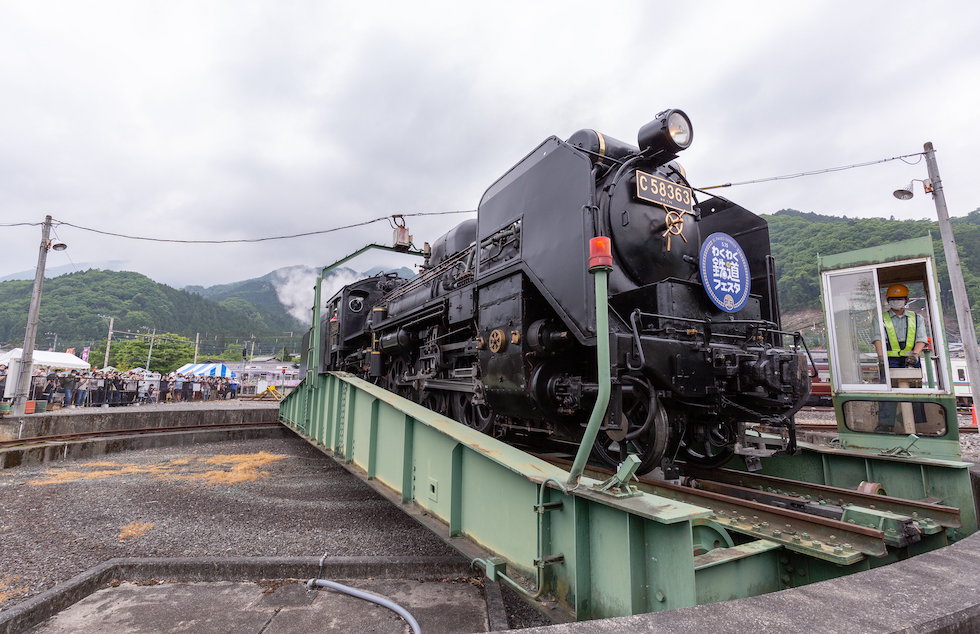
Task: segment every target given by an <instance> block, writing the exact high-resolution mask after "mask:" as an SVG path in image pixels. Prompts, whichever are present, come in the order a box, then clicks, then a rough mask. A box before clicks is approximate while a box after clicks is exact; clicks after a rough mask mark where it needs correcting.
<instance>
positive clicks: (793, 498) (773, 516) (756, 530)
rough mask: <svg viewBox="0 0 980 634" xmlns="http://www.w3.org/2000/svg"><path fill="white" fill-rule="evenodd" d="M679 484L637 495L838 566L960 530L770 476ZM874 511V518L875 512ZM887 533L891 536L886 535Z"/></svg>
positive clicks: (872, 499)
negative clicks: (869, 521)
mask: <svg viewBox="0 0 980 634" xmlns="http://www.w3.org/2000/svg"><path fill="white" fill-rule="evenodd" d="M537 457H539V458H541V459H543V460H545V461H547V462H550V463H552V464H554V465H556V466H559V467H561V468H564V469H567V468H568V467H569V466H570V465H571V462H570V461H569V460H565V459H562V458H557V457H555V456H554V455H537ZM681 471H682V473H684V475H685V477H684V478H682V481H683V482H684V484H677V483H674V482H666V481H663V480H657V479H654V478H650V477H646V476H640V477H638V478H635V479H634V480H633V481H632V484H634V485H635V486H637V487H638V488H639V489H640V490H641V491H644V492H646V493H651V494H654V495H658V496H660V497H664V498H668V499H672V500H676V501H678V502H685V503H688V504H693V505H695V506H700V507H703V508H706V509H708V510H710V511H711V513H712V514H711V518H710V519H711V520H712V521H713V522H716V523H717V524H719V525H721V526H723V527H724V528H725V529H726V530H728V531H731V532H735V533H740V534H742V535H746V536H748V537H752V538H756V539H765V540H768V541H774V542H777V543H780V544H782V545H783V546H784V547H786V548H788V549H789V550H794V551H798V552H806V553H808V554H810V555H812V556H814V557H817V558H819V559H824V560H826V561H831V562H835V563H838V564H850V563H854V562H856V561H857V560H859V559H860V558H862V557H865V556H867V557H882V556H884V555H885V554H887V552H888V551H887V548H888V547H893V548H904V547H907V546H909V545H912V544H914V543H916V542H918V541H919V540H920V539H922V538H923V537H925V536H928V535H933V534H936V533H938V532H942V531H944V530H946V529H956V528H959V527H961V521H960V514H959V510H958V509H956V508H954V507H950V506H944V505H941V504H936V503H933V502H929V501H922V500H906V499H901V498H894V497H889V496H886V495H883V494H882V495H879V494H876V493H869V492H862V491H858V490H854V489H842V488H838V487H830V486H825V485H817V484H811V483H807V482H801V481H793V480H787V479H784V478H776V477H773V476H762V475H758V474H750V473H743V472H738V471H730V470H728V469H699V468H696V467H691V466H687V465H683V466H682V468H681ZM612 473H613V472H612V470H610V469H607V468H604V467H597V466H595V465H589V466H588V467H587V468H586V474H587V475H589V476H591V477H593V478H597V479H600V480H601V479H603V478H605V477H606V476H608V475H611V474H612ZM856 507H864V508H869V509H872V511H871V512H872V513H877V512H879V511H887V512H889V513H892V514H894V515H893V516H892V517H894V519H895V522H893V524H891V526H890V527H889V530H888V531H885V530H884V526H881V527H878V528H874V527H871V526H865V525H863V524H864V522H863V521H860V520H859V521H855V520H854V519H853V517H854V516H853V515H850V513H853V512H854V511H855V510H859V509H857V508H856ZM875 509H877V510H875ZM892 528H894V530H892Z"/></svg>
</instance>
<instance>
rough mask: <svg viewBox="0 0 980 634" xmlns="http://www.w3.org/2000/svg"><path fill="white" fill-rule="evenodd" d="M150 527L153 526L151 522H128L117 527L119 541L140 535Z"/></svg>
mask: <svg viewBox="0 0 980 634" xmlns="http://www.w3.org/2000/svg"><path fill="white" fill-rule="evenodd" d="M151 528H153V524H151V523H150V522H130V523H129V524H126V525H125V526H123V527H122V528H120V529H119V541H123V540H124V539H136V538H137V537H142V536H143V535H145V534H146V533H147V532H148V531H149V530H150V529H151Z"/></svg>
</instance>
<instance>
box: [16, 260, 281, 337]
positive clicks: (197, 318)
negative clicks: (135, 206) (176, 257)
mask: <svg viewBox="0 0 980 634" xmlns="http://www.w3.org/2000/svg"><path fill="white" fill-rule="evenodd" d="M32 285H33V282H31V281H21V280H14V281H8V282H0V346H2V347H5V348H10V347H19V346H20V345H21V344H22V342H23V340H24V329H25V327H26V320H27V311H28V304H29V302H30V298H31V286H32ZM100 315H106V316H112V317H114V318H115V329H116V330H126V331H131V332H136V331H137V330H138V329H140V328H145V329H153V328H156V330H157V332H172V333H180V334H183V335H185V336H190V337H191V338H192V339H193V337H194V335H195V333H201V335H202V337H204V336H208V340H209V342H211V345H212V346H213V347H216V348H217V349H218V350H223V349H224V347H225V344H226V342H225V337H224V335H226V334H230V335H238V336H248V335H251V334H254V335H261V334H263V333H267V332H272V331H276V330H278V326H279V325H280V324H279V322H276V323H274V324H272V325H271V326H270V324H268V323H266V321H265V320H264V318H263V317H262V315H261V314H259V312H258V311H257V310H256V308H255V307H254V306H252V305H251V304H249V303H248V302H247V301H245V300H237V301H235V302H233V303H232V305H220V304H217V303H215V302H212V301H210V300H207V299H205V298H203V297H201V296H200V295H196V294H194V293H189V292H187V291H181V290H177V289H175V288H171V287H170V286H166V285H164V284H159V283H157V282H154V281H153V280H151V279H150V278H148V277H146V276H144V275H140V274H139V273H132V272H128V271H124V272H117V271H101V270H97V269H92V270H88V271H82V272H78V273H72V274H69V275H62V276H61V277H56V278H54V279H49V280H46V281H45V283H44V295H43V300H42V304H41V317H40V323H39V325H38V329H37V332H38V337H37V346H38V347H39V348H42V349H46V348H48V347H51V346H52V345H53V338H54V333H57V335H58V348H59V349H60V350H64V349H65V348H67V347H70V346H87V345H91V344H93V343H95V344H97V343H99V342H102V341H104V340H105V337H106V333H107V331H108V320H107V319H103V318H102V317H100ZM48 333H50V334H48Z"/></svg>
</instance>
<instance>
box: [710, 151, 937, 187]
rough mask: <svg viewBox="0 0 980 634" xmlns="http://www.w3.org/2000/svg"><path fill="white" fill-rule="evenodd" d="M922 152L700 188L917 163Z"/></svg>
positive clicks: (751, 183) (733, 185)
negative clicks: (898, 163)
mask: <svg viewBox="0 0 980 634" xmlns="http://www.w3.org/2000/svg"><path fill="white" fill-rule="evenodd" d="M923 155H924V154H923V153H922V152H916V153H915V154H903V155H901V156H892V157H890V158H883V159H878V160H877V161H866V162H864V163H854V164H853V165H841V166H840V167H825V168H824V169H819V170H813V171H812V172H799V173H796V174H785V175H783V176H769V177H767V178H756V179H754V180H750V181H740V182H738V183H723V184H721V185H711V186H710V187H701V188H698V189H699V191H700V190H705V189H721V188H722V187H736V186H738V185H754V184H756V183H769V182H772V181H782V180H789V179H791V178H801V177H803V176H816V175H817V174H829V173H830V172H842V171H844V170H850V169H855V168H858V167H867V166H869V165H878V164H880V163H887V162H889V161H904V162H906V163H908V164H909V165H915V164H916V163H918V162H919V161H921V160H922V157H923ZM913 156H917V157H919V158H918V160H916V161H914V162H910V161H906V160H905V159H907V158H911V157H913Z"/></svg>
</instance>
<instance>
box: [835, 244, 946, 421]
mask: <svg viewBox="0 0 980 634" xmlns="http://www.w3.org/2000/svg"><path fill="white" fill-rule="evenodd" d="M932 279H934V277H933V275H932V271H931V261H929V260H927V259H919V260H905V261H901V262H892V263H888V264H881V265H877V266H868V267H856V268H852V269H847V270H843V271H833V272H827V273H825V274H824V285H825V288H824V292H825V297H826V298H827V306H826V310H827V324H828V328H829V329H830V333H831V337H832V338H833V341H834V346H833V347H834V355H833V370H834V371H833V376H832V380H833V385H834V389H835V391H836V392H882V393H885V394H897V393H912V394H915V393H922V394H939V393H946V392H948V385H949V381H948V377H947V376H946V360H945V359H944V358H942V357H943V354H942V353H944V352H945V350H946V347H945V343H944V341H943V337H942V335H943V333H942V329H941V328H937V324H938V320H937V319H936V318H935V316H936V315H938V314H939V308H938V304H937V296H936V292H935V289H934V288H933V285H932V282H931V280H932ZM892 424H893V425H894V424H895V423H894V421H892Z"/></svg>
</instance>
